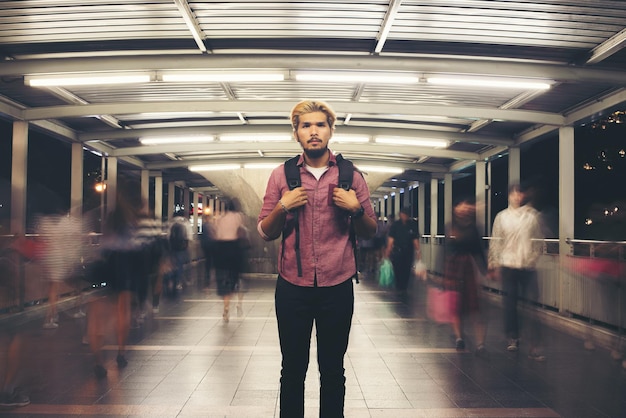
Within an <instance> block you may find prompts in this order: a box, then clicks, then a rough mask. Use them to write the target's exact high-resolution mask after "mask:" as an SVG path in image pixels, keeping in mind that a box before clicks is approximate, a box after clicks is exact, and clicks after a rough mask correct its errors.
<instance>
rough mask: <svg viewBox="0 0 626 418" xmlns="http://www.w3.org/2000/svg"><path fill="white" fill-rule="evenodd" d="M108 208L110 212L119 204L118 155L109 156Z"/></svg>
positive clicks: (107, 211)
mask: <svg viewBox="0 0 626 418" xmlns="http://www.w3.org/2000/svg"><path fill="white" fill-rule="evenodd" d="M106 186H107V188H106V194H107V208H106V213H107V214H109V213H111V212H113V210H114V209H115V205H116V204H117V157H107V181H106Z"/></svg>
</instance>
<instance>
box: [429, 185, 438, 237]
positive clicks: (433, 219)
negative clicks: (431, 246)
mask: <svg viewBox="0 0 626 418" xmlns="http://www.w3.org/2000/svg"><path fill="white" fill-rule="evenodd" d="M438 195H439V180H438V179H430V236H431V237H432V238H434V237H435V235H437V232H438V231H437V215H438V213H439V209H438V208H437V205H438V203H439V197H438ZM433 241H434V239H431V242H433Z"/></svg>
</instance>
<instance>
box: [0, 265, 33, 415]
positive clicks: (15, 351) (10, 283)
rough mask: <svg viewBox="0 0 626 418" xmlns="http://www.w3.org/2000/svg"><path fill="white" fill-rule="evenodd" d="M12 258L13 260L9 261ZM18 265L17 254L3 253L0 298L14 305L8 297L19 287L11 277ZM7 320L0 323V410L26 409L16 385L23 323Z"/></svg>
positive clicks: (22, 366) (26, 402) (16, 280)
mask: <svg viewBox="0 0 626 418" xmlns="http://www.w3.org/2000/svg"><path fill="white" fill-rule="evenodd" d="M5 257H6V258H5ZM13 257H15V258H14V259H12V258H13ZM18 262H19V261H18V260H17V254H12V255H6V254H5V255H3V259H2V260H1V263H0V295H2V296H3V297H4V298H6V299H5V300H7V301H12V302H15V299H14V298H12V297H11V296H13V295H15V293H16V290H17V289H18V286H19V285H18V278H17V275H16V274H15V272H16V271H17V268H18V267H17V263H18ZM10 321H11V322H7V323H4V324H2V332H0V352H1V353H2V361H0V407H3V408H11V407H18V406H26V405H28V404H29V403H30V399H29V397H28V395H27V394H26V393H25V392H24V390H23V388H21V387H20V386H19V383H20V378H21V374H20V371H22V369H23V368H24V366H25V364H24V363H23V361H22V353H23V352H24V350H25V349H26V347H25V346H24V339H23V338H22V332H23V331H22V330H23V329H24V324H23V323H21V322H18V321H20V318H19V317H16V318H11V320H10Z"/></svg>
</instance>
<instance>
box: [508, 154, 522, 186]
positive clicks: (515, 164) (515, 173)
mask: <svg viewBox="0 0 626 418" xmlns="http://www.w3.org/2000/svg"><path fill="white" fill-rule="evenodd" d="M520 159H521V152H520V149H519V148H518V147H511V148H509V186H510V185H512V184H519V183H520V181H521V174H520V167H521V163H520Z"/></svg>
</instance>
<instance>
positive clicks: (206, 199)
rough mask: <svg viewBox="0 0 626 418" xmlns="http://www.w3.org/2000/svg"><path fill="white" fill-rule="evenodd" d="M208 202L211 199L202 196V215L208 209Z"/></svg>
mask: <svg viewBox="0 0 626 418" xmlns="http://www.w3.org/2000/svg"><path fill="white" fill-rule="evenodd" d="M208 202H209V197H208V196H207V195H205V194H203V195H202V214H204V213H205V211H206V210H207V208H208Z"/></svg>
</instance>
